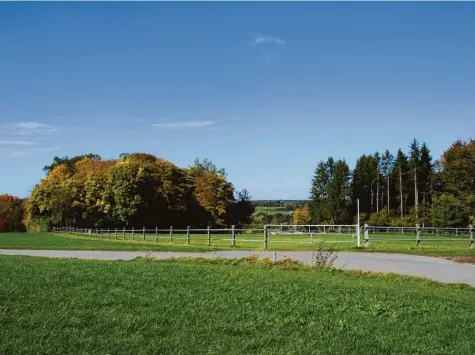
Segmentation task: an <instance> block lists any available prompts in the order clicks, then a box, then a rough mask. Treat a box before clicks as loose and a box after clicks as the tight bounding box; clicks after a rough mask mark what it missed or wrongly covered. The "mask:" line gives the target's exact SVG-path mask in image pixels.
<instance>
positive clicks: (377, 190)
mask: <svg viewBox="0 0 475 355" xmlns="http://www.w3.org/2000/svg"><path fill="white" fill-rule="evenodd" d="M376 213H379V172H378V179H377V180H376Z"/></svg>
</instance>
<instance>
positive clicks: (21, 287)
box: [0, 256, 475, 355]
mask: <svg viewBox="0 0 475 355" xmlns="http://www.w3.org/2000/svg"><path fill="white" fill-rule="evenodd" d="M0 269H1V270H2V273H0V300H1V303H0V304H1V307H0V339H2V341H1V342H0V353H1V354H9V355H15V354H40V353H41V354H61V355H63V354H134V355H135V354H250V353H252V354H272V355H277V354H283V355H284V354H285V355H289V354H365V355H366V354H378V355H379V354H430V355H434V354H473V353H475V342H474V341H473V335H474V334H475V323H474V322H473V319H474V318H475V290H474V289H473V288H470V287H465V286H462V285H445V284H439V283H436V282H433V281H427V280H424V279H418V278H412V277H403V276H394V275H383V274H369V273H362V272H350V271H342V270H336V269H328V268H309V267H305V266H298V265H297V264H295V263H290V262H289V263H284V264H282V263H281V264H277V265H275V264H272V263H270V262H259V261H252V260H249V259H241V260H234V261H233V260H206V261H205V260H200V259H182V260H180V259H177V260H168V261H156V260H151V259H136V260H133V261H90V260H89V261H85V260H71V259H70V260H66V259H48V258H34V257H16V256H8V257H7V256H0Z"/></svg>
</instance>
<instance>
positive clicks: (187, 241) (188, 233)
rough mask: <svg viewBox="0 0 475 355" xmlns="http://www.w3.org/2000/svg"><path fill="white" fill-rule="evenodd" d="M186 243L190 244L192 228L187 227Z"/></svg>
mask: <svg viewBox="0 0 475 355" xmlns="http://www.w3.org/2000/svg"><path fill="white" fill-rule="evenodd" d="M186 243H187V244H190V226H187V227H186Z"/></svg>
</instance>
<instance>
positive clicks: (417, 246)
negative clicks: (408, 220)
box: [416, 224, 421, 248]
mask: <svg viewBox="0 0 475 355" xmlns="http://www.w3.org/2000/svg"><path fill="white" fill-rule="evenodd" d="M416 234H417V235H416V248H420V247H421V226H420V224H416Z"/></svg>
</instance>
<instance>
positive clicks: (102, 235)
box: [101, 228, 104, 238]
mask: <svg viewBox="0 0 475 355" xmlns="http://www.w3.org/2000/svg"><path fill="white" fill-rule="evenodd" d="M101 238H104V229H103V228H101Z"/></svg>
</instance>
